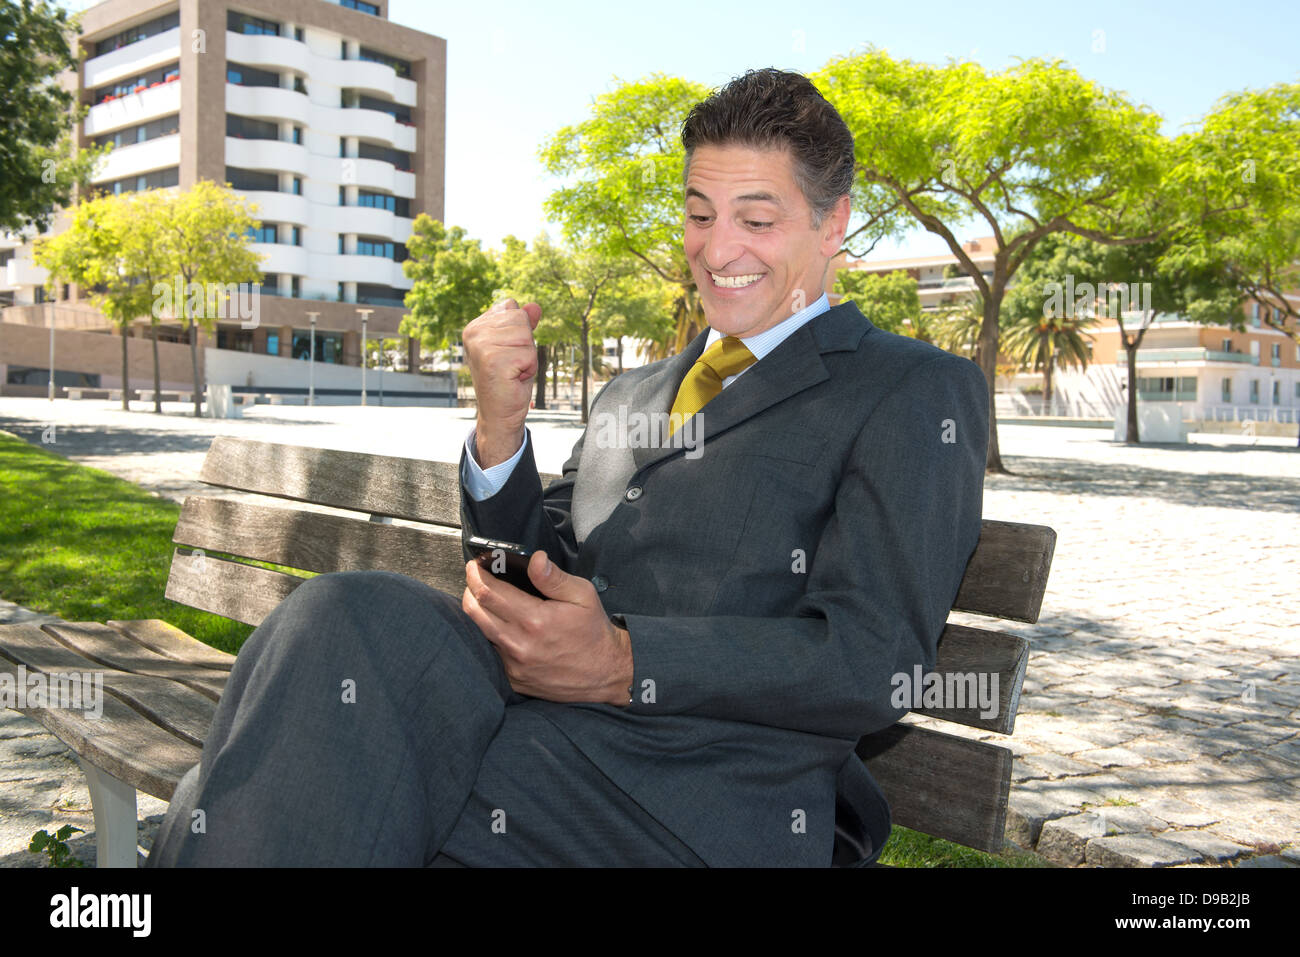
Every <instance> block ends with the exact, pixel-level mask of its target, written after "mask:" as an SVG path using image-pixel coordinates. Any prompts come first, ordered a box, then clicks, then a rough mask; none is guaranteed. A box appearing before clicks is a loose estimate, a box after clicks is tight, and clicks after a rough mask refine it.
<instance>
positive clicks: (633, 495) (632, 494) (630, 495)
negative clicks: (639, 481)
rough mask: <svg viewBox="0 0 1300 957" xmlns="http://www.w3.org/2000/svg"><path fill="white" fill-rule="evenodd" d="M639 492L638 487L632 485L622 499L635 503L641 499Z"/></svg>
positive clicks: (639, 488)
mask: <svg viewBox="0 0 1300 957" xmlns="http://www.w3.org/2000/svg"><path fill="white" fill-rule="evenodd" d="M641 491H642V490H641V486H640V485H633V486H632V487H631V488H630V489H628V490H627V494H626V495H625V496H624V498H626V499H627V500H628V501H629V502H635V501H636V500H637V499H639V498H640V497H641Z"/></svg>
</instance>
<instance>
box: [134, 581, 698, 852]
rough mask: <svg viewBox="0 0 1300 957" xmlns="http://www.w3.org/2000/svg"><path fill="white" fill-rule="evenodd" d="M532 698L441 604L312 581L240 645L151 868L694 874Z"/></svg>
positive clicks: (374, 584)
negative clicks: (548, 868) (660, 869)
mask: <svg viewBox="0 0 1300 957" xmlns="http://www.w3.org/2000/svg"><path fill="white" fill-rule="evenodd" d="M531 700H534V699H531V698H528V697H526V696H523V695H520V694H518V693H516V692H515V691H514V690H513V689H512V688H511V687H510V683H509V681H508V679H507V678H506V674H505V670H504V667H503V665H502V663H501V659H500V657H499V655H498V654H497V652H496V649H495V648H494V647H493V646H492V644H491V643H490V642H489V641H488V640H487V639H486V638H485V637H484V636H483V634H482V632H480V631H479V629H478V627H477V626H476V625H475V624H474V622H473V621H472V620H471V619H470V618H469V616H468V615H466V614H465V613H464V611H463V609H462V608H461V607H460V603H459V601H457V600H456V599H454V598H452V597H451V596H449V595H446V594H443V593H442V592H439V591H436V590H435V589H433V588H430V587H429V586H427V585H425V584H423V583H421V582H418V581H415V580H414V579H411V578H408V577H406V576H403V575H399V574H396V573H393V572H382V571H361V572H340V573H333V574H327V575H320V576H317V577H315V578H312V579H310V580H308V581H307V582H305V583H303V584H302V585H300V586H299V587H298V588H297V589H295V590H294V592H293V593H292V594H291V595H290V596H289V597H288V598H286V599H285V600H284V601H282V602H281V603H280V604H279V605H278V606H277V607H276V608H275V609H274V610H273V611H272V612H271V614H270V615H268V616H267V618H266V619H265V620H264V621H263V622H262V624H261V625H260V626H259V627H258V628H257V629H256V630H255V631H254V632H253V634H252V635H250V636H249V638H248V640H247V641H246V642H245V644H244V646H243V648H241V649H240V652H239V655H238V656H237V658H236V660H235V664H234V667H233V669H232V670H231V674H230V680H229V683H228V684H227V686H226V690H225V692H224V694H223V695H222V697H221V701H220V703H219V704H218V707H217V711H216V714H215V716H214V718H213V722H212V727H211V730H210V731H209V734H208V737H207V739H206V741H205V743H204V746H203V753H202V756H201V760H200V762H199V763H198V764H197V765H195V766H194V767H193V768H191V769H190V771H189V772H187V773H186V774H185V776H184V777H183V778H182V779H181V782H180V785H179V786H178V787H177V790H176V793H175V795H173V798H172V803H171V805H170V807H169V808H168V810H167V815H166V818H165V819H164V821H163V824H162V827H161V828H160V829H159V832H158V836H157V839H156V840H155V842H154V847H153V850H152V852H151V853H150V855H149V858H148V862H147V866H150V867H167V866H272V867H274V866H409V867H419V866H470V867H481V866H533V865H559V866H665V867H680V866H695V867H700V866H704V862H703V861H702V860H701V859H700V858H699V857H697V856H696V855H695V854H694V853H693V852H692V851H691V849H690V848H689V847H687V846H686V845H685V844H684V843H682V841H680V840H679V839H678V838H677V837H675V836H674V835H673V834H671V833H670V832H669V831H668V830H666V829H665V828H664V827H663V826H662V825H660V824H659V823H658V821H656V820H655V819H654V818H653V817H651V816H650V815H649V814H647V813H646V812H645V811H644V810H643V809H642V808H641V807H640V806H639V805H638V804H637V803H636V802H635V801H633V800H632V799H631V798H629V797H628V796H627V795H626V794H625V793H624V792H623V791H621V790H620V789H619V788H618V787H616V786H615V785H614V784H613V783H612V782H611V781H610V780H609V779H608V778H606V777H605V775H604V774H603V773H602V772H601V771H600V769H599V768H597V767H596V766H595V765H593V764H592V763H591V761H589V760H588V759H587V758H586V756H585V755H584V754H583V753H582V752H581V751H579V750H578V749H577V748H576V747H575V746H574V745H573V744H572V743H571V742H570V741H569V739H568V738H567V737H566V736H565V735H564V733H563V732H561V731H560V729H559V728H558V727H556V725H555V724H554V723H552V722H551V721H550V720H549V719H548V718H547V717H545V716H544V715H542V714H540V713H539V712H538V711H536V710H533V709H530V708H528V707H527V703H528V702H529V701H531Z"/></svg>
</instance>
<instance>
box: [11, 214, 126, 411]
mask: <svg viewBox="0 0 1300 957" xmlns="http://www.w3.org/2000/svg"><path fill="white" fill-rule="evenodd" d="M119 205H120V201H119V199H118V198H117V197H114V196H105V197H101V198H98V199H93V200H90V201H87V202H83V203H79V204H78V205H77V206H76V207H75V208H74V209H73V210H72V211H71V214H70V222H69V224H68V228H67V229H66V230H64V231H63V232H61V233H59V234H58V235H56V236H50V237H42V238H39V239H37V240H36V241H35V242H34V243H33V249H32V258H33V261H34V262H35V263H36V264H37V265H38V266H41V267H42V268H44V269H45V270H46V272H47V275H48V278H47V280H46V287H47V288H48V289H50V291H51V292H55V291H57V287H58V285H59V284H60V283H72V284H75V285H77V286H80V287H81V288H82V289H83V290H85V291H86V292H87V294H88V296H89V298H90V300H91V302H93V303H94V304H95V306H96V308H98V309H99V311H100V312H102V313H103V314H104V316H105V318H107V319H108V320H109V321H110V322H111V323H112V324H113V325H114V326H116V327H117V328H118V330H119V333H120V338H121V340H122V408H123V409H124V410H129V409H130V408H131V406H130V395H131V380H130V373H129V362H128V353H127V338H128V336H127V330H128V327H129V326H130V323H131V321H132V320H133V319H135V317H136V316H139V315H147V314H148V312H149V303H150V300H151V297H150V295H149V289H148V287H145V286H142V285H141V284H139V283H137V282H133V281H132V276H131V273H130V271H129V269H128V263H127V259H126V255H125V252H124V249H123V242H122V235H121V231H120V229H119V228H117V227H118V224H119V223H120V221H121V218H120V217H118V216H115V215H114V212H115V207H117V206H119Z"/></svg>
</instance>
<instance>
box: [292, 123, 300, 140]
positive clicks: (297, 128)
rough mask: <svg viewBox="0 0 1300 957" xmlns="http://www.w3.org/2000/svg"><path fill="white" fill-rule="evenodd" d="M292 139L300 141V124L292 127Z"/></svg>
mask: <svg viewBox="0 0 1300 957" xmlns="http://www.w3.org/2000/svg"><path fill="white" fill-rule="evenodd" d="M293 141H294V142H295V143H301V142H302V127H301V126H295V127H294V128H293Z"/></svg>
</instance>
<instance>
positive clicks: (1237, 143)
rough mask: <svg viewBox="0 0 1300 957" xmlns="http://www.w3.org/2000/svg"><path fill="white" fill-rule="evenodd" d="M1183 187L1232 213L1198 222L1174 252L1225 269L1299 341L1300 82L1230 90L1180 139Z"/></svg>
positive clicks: (1267, 319)
mask: <svg viewBox="0 0 1300 957" xmlns="http://www.w3.org/2000/svg"><path fill="white" fill-rule="evenodd" d="M1180 140H1182V141H1183V143H1184V145H1185V150H1184V153H1183V161H1182V162H1181V163H1180V164H1179V165H1178V166H1177V167H1176V168H1175V169H1174V171H1173V177H1174V179H1175V180H1176V182H1177V184H1178V187H1179V188H1180V189H1181V190H1183V191H1185V192H1188V193H1191V194H1193V195H1205V196H1209V197H1212V201H1213V202H1215V203H1216V204H1217V205H1219V206H1222V207H1225V208H1227V209H1229V210H1230V211H1229V212H1228V213H1227V214H1225V215H1222V216H1217V217H1214V218H1211V219H1207V220H1204V221H1201V222H1198V223H1195V224H1194V228H1193V229H1192V230H1190V231H1189V233H1188V235H1187V242H1186V243H1185V245H1184V246H1183V248H1182V249H1181V250H1175V251H1173V254H1174V255H1178V256H1181V257H1183V258H1189V259H1190V260H1191V261H1194V262H1199V263H1202V264H1204V263H1206V262H1208V261H1211V260H1214V261H1217V262H1219V263H1220V264H1221V265H1222V268H1223V269H1224V270H1225V272H1226V277H1225V278H1226V279H1227V280H1228V281H1230V282H1232V283H1233V284H1234V285H1235V286H1236V287H1237V289H1238V290H1239V291H1240V293H1241V296H1242V298H1244V299H1246V300H1247V301H1250V302H1254V303H1257V304H1258V305H1259V308H1260V312H1261V321H1262V322H1263V324H1265V325H1268V326H1271V327H1272V328H1274V329H1277V330H1278V331H1280V332H1283V333H1285V334H1286V335H1288V336H1290V337H1291V338H1292V339H1298V338H1300V306H1298V305H1297V303H1296V302H1295V301H1293V300H1292V299H1289V298H1288V297H1287V296H1286V295H1285V293H1286V292H1287V291H1289V290H1294V289H1295V288H1296V287H1297V285H1300V282H1298V280H1300V266H1298V264H1300V83H1280V84H1277V85H1275V86H1271V87H1268V88H1267V89H1264V90H1247V91H1245V92H1241V93H1232V94H1229V95H1227V96H1225V97H1223V98H1222V99H1220V100H1219V102H1218V103H1216V104H1215V107H1214V109H1212V110H1211V111H1210V113H1209V114H1208V115H1207V116H1206V117H1205V118H1204V119H1203V121H1202V123H1201V127H1200V129H1199V130H1198V131H1196V132H1195V133H1192V134H1185V135H1184V136H1183V137H1181V138H1180Z"/></svg>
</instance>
